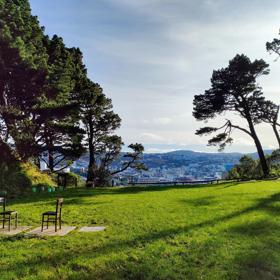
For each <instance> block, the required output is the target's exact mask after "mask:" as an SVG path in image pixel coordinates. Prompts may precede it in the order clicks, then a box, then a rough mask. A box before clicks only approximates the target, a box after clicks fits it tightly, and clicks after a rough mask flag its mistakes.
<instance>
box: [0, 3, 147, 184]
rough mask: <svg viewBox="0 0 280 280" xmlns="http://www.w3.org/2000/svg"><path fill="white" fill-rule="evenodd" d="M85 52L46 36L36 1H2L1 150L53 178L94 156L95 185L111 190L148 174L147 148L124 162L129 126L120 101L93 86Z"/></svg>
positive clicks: (135, 149) (90, 179)
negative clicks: (125, 178)
mask: <svg viewBox="0 0 280 280" xmlns="http://www.w3.org/2000/svg"><path fill="white" fill-rule="evenodd" d="M82 58H83V56H82V52H81V51H80V49H79V48H68V47H66V46H65V44H64V42H63V39H62V38H60V37H58V36H57V35H55V36H53V37H52V38H50V37H48V36H47V35H45V34H44V28H43V27H41V26H40V25H39V21H38V19H37V17H36V16H33V15H32V14H31V9H30V5H29V2H28V0H0V147H9V148H10V150H11V152H12V153H13V154H14V155H15V156H16V158H17V159H19V160H21V161H24V162H26V161H33V162H35V163H37V164H39V163H40V161H42V160H43V161H45V162H46V164H47V166H48V168H49V169H50V171H51V172H53V171H54V170H56V169H57V167H58V166H60V167H61V168H65V167H66V166H67V165H69V164H71V163H72V162H73V160H75V159H77V158H79V157H80V156H81V155H82V154H83V153H84V152H85V151H86V150H88V151H89V165H88V176H87V184H88V185H92V184H94V185H99V186H100V185H104V184H107V183H108V180H109V179H110V176H111V175H114V174H117V173H119V172H121V171H123V170H125V169H127V168H129V167H131V168H138V169H142V168H144V166H143V165H142V164H141V161H140V160H141V155H142V153H143V151H144V148H143V146H142V145H141V144H137V143H136V144H131V145H130V146H129V148H131V150H132V151H131V152H129V153H126V154H125V155H124V156H123V158H122V159H121V162H122V168H120V169H119V170H114V171H112V170H111V169H110V165H111V163H112V162H113V161H114V160H115V159H116V158H119V157H120V155H121V148H122V146H123V142H122V139H121V137H120V136H118V135H116V134H115V130H116V129H118V128H119V127H120V125H121V119H120V117H119V116H118V115H117V114H116V113H114V111H113V108H112V101H111V99H109V98H108V97H106V95H105V94H104V93H103V89H102V87H101V86H100V85H99V84H97V83H95V82H93V81H91V80H90V79H89V78H88V76H87V69H86V67H85V65H84V64H83V61H82Z"/></svg>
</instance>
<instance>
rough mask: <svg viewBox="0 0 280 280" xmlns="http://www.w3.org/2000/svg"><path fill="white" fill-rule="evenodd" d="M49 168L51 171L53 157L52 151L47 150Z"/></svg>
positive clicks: (52, 168)
mask: <svg viewBox="0 0 280 280" xmlns="http://www.w3.org/2000/svg"><path fill="white" fill-rule="evenodd" d="M48 154H49V164H48V165H49V169H50V171H51V172H53V171H54V159H53V151H49V153H48Z"/></svg>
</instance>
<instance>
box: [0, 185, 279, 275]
mask: <svg viewBox="0 0 280 280" xmlns="http://www.w3.org/2000/svg"><path fill="white" fill-rule="evenodd" d="M61 194H62V195H63V197H64V198H65V204H64V206H63V221H64V224H67V225H77V226H88V225H104V226H106V227H107V229H106V231H104V232H97V233H79V232H78V231H74V232H72V233H70V234H69V235H67V236H65V237H44V238H42V237H41V238H39V237H27V236H24V235H19V236H16V237H5V236H2V237H0V240H1V242H0V279H1V280H4V279H40V280H41V279H280V181H263V182H252V183H225V184H218V185H209V186H189V187H156V188H155V187H154V188H144V187H143V188H137V187H135V188H116V189H95V190H85V189H77V190H74V189H72V190H68V191H65V192H63V193H61ZM56 195H57V193H56V194H44V195H38V194H37V195H32V196H31V197H29V198H23V199H19V200H17V201H13V202H12V203H11V204H10V207H11V208H13V209H16V210H18V212H19V214H20V224H21V225H32V226H39V225H40V219H41V215H40V214H41V213H42V212H43V211H46V210H51V209H53V208H54V204H55V197H56Z"/></svg>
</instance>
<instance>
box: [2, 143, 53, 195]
mask: <svg viewBox="0 0 280 280" xmlns="http://www.w3.org/2000/svg"><path fill="white" fill-rule="evenodd" d="M0 154H1V161H0V190H1V191H3V190H4V191H7V193H8V196H10V197H16V196H20V195H22V194H24V193H28V192H31V191H32V188H33V187H39V186H46V187H51V188H54V187H55V183H54V181H53V180H52V179H51V178H50V177H49V176H48V175H47V174H42V173H41V172H40V170H39V169H38V168H37V167H36V166H34V165H33V164H31V163H21V162H20V161H19V160H18V159H17V158H15V157H14V156H13V154H12V152H11V150H10V148H9V147H8V146H7V145H5V144H0Z"/></svg>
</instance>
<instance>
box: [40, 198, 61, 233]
mask: <svg viewBox="0 0 280 280" xmlns="http://www.w3.org/2000/svg"><path fill="white" fill-rule="evenodd" d="M62 204H63V198H58V199H57V200H56V210H55V212H54V211H47V212H44V213H43V214H42V228H41V231H43V229H44V223H47V229H48V228H49V223H50V222H51V223H54V228H55V232H57V223H59V229H61V210H62Z"/></svg>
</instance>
